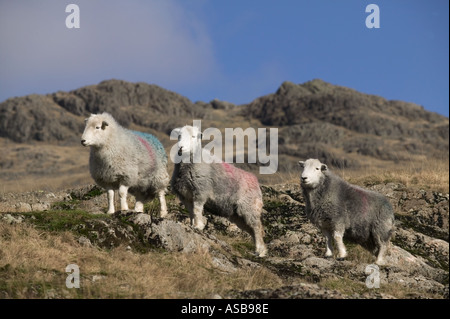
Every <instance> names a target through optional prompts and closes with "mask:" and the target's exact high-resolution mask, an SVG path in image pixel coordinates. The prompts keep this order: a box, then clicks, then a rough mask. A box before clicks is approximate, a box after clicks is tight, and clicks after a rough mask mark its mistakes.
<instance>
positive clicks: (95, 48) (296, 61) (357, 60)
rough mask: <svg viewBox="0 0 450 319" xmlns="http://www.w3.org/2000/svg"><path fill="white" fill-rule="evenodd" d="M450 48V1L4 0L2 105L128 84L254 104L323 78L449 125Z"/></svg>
mask: <svg viewBox="0 0 450 319" xmlns="http://www.w3.org/2000/svg"><path fill="white" fill-rule="evenodd" d="M69 3H75V4H77V5H78V6H79V8H80V28H79V29H68V28H66V25H65V19H66V17H67V16H68V15H69V13H66V12H65V8H66V5H67V4H69ZM370 3H375V4H377V5H378V6H379V8H380V28H379V29H368V28H367V27H366V24H365V20H366V17H367V16H368V15H369V13H366V12H365V8H366V6H367V5H368V4H370ZM448 38H449V2H448V1H447V0H430V1H426V0H409V1H406V0H403V1H402V0H383V1H378V0H371V1H362V0H345V1H336V0H315V1H302V0H292V1H288V0H279V1H275V0H271V1H269V0H258V1H256V0H254V1H251V0H241V1H236V0H228V1H219V0H209V1H208V0H190V1H182V0H164V1H163V0H159V1H138V0H134V1H116V0H109V1H107V0H96V1H89V0H80V1H78V0H71V1H68V2H67V3H66V2H64V1H60V0H42V1H30V0H21V1H9V0H7V1H5V0H0V101H3V100H5V99H7V98H9V97H14V96H22V95H26V94H31V93H39V94H46V93H52V92H55V91H58V90H64V91H70V90H74V89H76V88H79V87H82V86H85V85H90V84H97V83H98V82H100V81H102V80H106V79H111V78H116V79H122V80H126V81H131V82H137V81H143V82H147V83H153V84H157V85H159V86H162V87H164V88H166V89H169V90H172V91H175V92H177V93H180V94H182V95H184V96H186V97H188V98H189V99H191V100H192V101H194V102H195V101H198V100H200V101H206V102H207V101H210V100H212V99H214V98H217V99H220V100H225V101H229V102H233V103H236V104H242V103H248V102H250V101H252V100H253V99H255V98H257V97H259V96H261V95H265V94H269V93H273V92H275V91H276V90H277V88H278V87H279V86H280V84H281V83H282V82H283V81H285V80H288V81H291V82H294V83H303V82H306V81H309V80H312V79H315V78H319V79H322V80H324V81H327V82H330V83H332V84H337V85H342V86H348V87H350V88H353V89H356V90H358V91H361V92H364V93H369V94H376V95H379V96H382V97H385V98H386V99H394V100H403V101H407V102H414V103H416V104H419V105H423V106H424V107H425V109H427V110H430V111H434V112H438V113H440V114H443V115H445V116H447V117H448V114H449V108H448V107H449V90H448V87H449V40H448Z"/></svg>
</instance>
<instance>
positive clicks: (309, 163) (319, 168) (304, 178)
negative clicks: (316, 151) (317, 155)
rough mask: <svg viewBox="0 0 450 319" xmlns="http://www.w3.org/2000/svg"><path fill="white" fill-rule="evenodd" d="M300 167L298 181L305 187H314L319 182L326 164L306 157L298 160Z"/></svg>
mask: <svg viewBox="0 0 450 319" xmlns="http://www.w3.org/2000/svg"><path fill="white" fill-rule="evenodd" d="M298 163H299V165H300V167H301V168H302V174H301V175H300V183H301V184H302V186H303V187H306V188H315V187H317V186H318V185H319V184H320V181H321V180H322V178H323V177H324V172H325V171H326V170H327V169H328V167H327V165H325V164H322V163H321V162H320V161H319V160H317V159H308V160H306V161H304V162H303V161H299V162H298Z"/></svg>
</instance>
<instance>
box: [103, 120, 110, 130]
mask: <svg viewBox="0 0 450 319" xmlns="http://www.w3.org/2000/svg"><path fill="white" fill-rule="evenodd" d="M108 125H109V124H108V122H106V121H103V122H102V130H104V129H105V128H106V127H107V126H108Z"/></svg>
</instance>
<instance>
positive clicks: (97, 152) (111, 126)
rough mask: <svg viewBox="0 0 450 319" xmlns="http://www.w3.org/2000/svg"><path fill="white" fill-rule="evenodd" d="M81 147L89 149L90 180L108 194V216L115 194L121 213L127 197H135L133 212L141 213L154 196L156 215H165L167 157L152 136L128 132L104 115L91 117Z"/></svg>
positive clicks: (87, 122)
mask: <svg viewBox="0 0 450 319" xmlns="http://www.w3.org/2000/svg"><path fill="white" fill-rule="evenodd" d="M81 144H82V145H83V146H89V147H90V156H89V170H90V173H91V176H92V178H93V179H94V181H95V182H96V183H97V184H98V185H99V186H101V187H103V188H105V189H107V191H108V213H109V214H112V213H114V212H115V208H114V191H115V190H118V191H119V197H120V207H121V210H128V204H127V194H128V193H130V194H132V195H134V196H135V197H136V205H135V210H136V211H138V212H143V211H144V205H143V202H144V201H148V200H151V199H153V198H155V197H156V196H158V197H159V200H160V203H161V211H160V215H161V216H164V215H166V214H167V206H166V202H165V192H166V188H167V186H168V184H169V175H168V173H167V155H166V153H165V150H164V147H163V146H162V145H161V143H160V142H159V141H158V140H157V138H156V137H155V136H153V135H151V134H147V133H142V132H138V131H131V130H128V129H126V128H124V127H122V126H121V125H120V124H119V123H117V122H116V120H115V119H114V118H113V117H112V116H111V115H110V114H108V113H102V114H92V115H91V116H90V117H89V118H88V119H86V127H85V130H84V132H83V135H82V137H81Z"/></svg>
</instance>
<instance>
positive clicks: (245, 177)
mask: <svg viewBox="0 0 450 319" xmlns="http://www.w3.org/2000/svg"><path fill="white" fill-rule="evenodd" d="M221 164H222V166H223V168H224V170H225V172H226V173H227V176H228V177H229V178H231V179H234V180H239V181H242V182H244V183H246V184H247V186H248V187H250V188H253V187H259V183H258V179H257V178H256V176H255V175H253V174H251V173H248V172H246V171H243V170H241V169H238V168H236V167H234V166H232V165H230V164H228V163H224V162H222V163H221Z"/></svg>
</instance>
